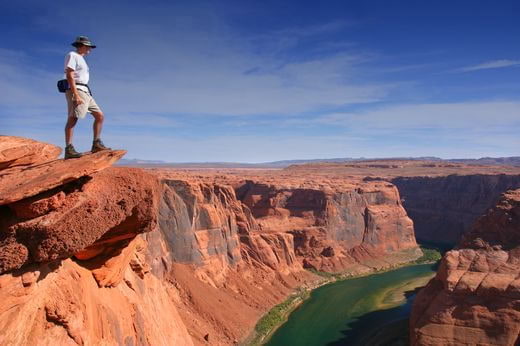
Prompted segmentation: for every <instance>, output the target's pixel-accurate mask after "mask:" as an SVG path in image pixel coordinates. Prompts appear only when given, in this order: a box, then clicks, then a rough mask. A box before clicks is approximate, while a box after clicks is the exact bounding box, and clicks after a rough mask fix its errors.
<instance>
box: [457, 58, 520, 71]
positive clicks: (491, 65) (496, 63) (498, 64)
mask: <svg viewBox="0 0 520 346" xmlns="http://www.w3.org/2000/svg"><path fill="white" fill-rule="evenodd" d="M518 65H520V60H508V59H502V60H493V61H487V62H485V63H482V64H478V65H472V66H467V67H463V68H460V69H458V70H456V71H458V72H471V71H478V70H488V69H495V68H504V67H511V66H518Z"/></svg>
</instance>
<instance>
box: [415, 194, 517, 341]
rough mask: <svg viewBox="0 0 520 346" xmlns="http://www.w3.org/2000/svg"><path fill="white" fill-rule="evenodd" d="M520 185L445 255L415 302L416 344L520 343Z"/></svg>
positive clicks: (505, 195) (504, 196)
mask: <svg viewBox="0 0 520 346" xmlns="http://www.w3.org/2000/svg"><path fill="white" fill-rule="evenodd" d="M519 273H520V189H519V190H514V191H510V192H507V193H505V194H504V195H503V196H502V198H501V200H500V201H499V203H498V204H497V205H496V206H495V207H494V208H493V209H492V210H490V211H489V212H488V213H487V214H486V215H485V216H483V217H481V218H480V219H479V220H478V221H477V222H476V223H475V225H474V226H473V228H472V230H471V232H470V233H468V234H467V235H465V237H464V238H463V240H462V241H461V243H460V244H459V247H458V248H457V249H456V250H452V251H449V252H448V253H446V255H445V256H444V258H443V259H442V262H441V265H440V268H439V271H438V273H437V275H436V277H435V278H434V279H432V280H431V281H430V282H429V283H428V285H427V286H426V287H425V288H424V289H422V290H421V291H420V292H419V294H418V295H417V298H416V299H415V301H414V305H413V310H412V315H411V318H410V332H411V340H412V344H413V345H518V343H519V342H520V337H519V335H520V276H519Z"/></svg>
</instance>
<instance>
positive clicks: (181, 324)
mask: <svg viewBox="0 0 520 346" xmlns="http://www.w3.org/2000/svg"><path fill="white" fill-rule="evenodd" d="M31 148H33V149H34V150H32V149H31ZM59 153H60V149H59V148H57V147H55V146H52V145H49V144H45V143H39V142H34V141H31V140H27V139H22V138H16V137H5V136H0V294H1V295H2V302H0V328H1V329H2V330H3V331H4V332H2V333H1V334H0V343H1V344H14V345H21V344H33V343H39V344H71V345H77V344H79V345H98V344H110V345H111V344H126V345H145V344H153V345H170V344H172V343H173V344H176V345H191V344H212V345H229V344H234V343H237V342H239V341H241V340H243V339H244V338H245V337H246V336H247V335H248V334H249V333H250V332H251V331H252V330H253V328H254V325H255V324H256V322H257V321H258V319H259V318H260V317H261V316H262V314H264V313H265V312H266V311H267V310H269V309H270V308H271V307H273V306H274V305H276V304H278V303H280V302H282V301H283V300H284V299H286V298H287V296H288V295H289V294H291V292H293V291H294V289H295V288H297V287H305V286H313V285H315V284H316V283H317V282H319V281H321V280H323V278H321V277H319V276H317V275H315V274H313V273H311V272H310V271H308V270H305V268H312V269H316V270H322V271H329V272H344V271H348V272H351V273H362V272H370V271H373V270H377V269H381V268H388V267H391V266H394V265H396V264H400V263H404V262H407V261H410V260H412V259H415V258H417V257H418V256H420V254H421V252H420V250H419V249H418V247H417V244H416V242H415V238H414V234H413V223H412V221H411V220H410V219H409V218H408V216H407V214H406V212H405V210H404V209H403V207H402V205H401V202H400V197H399V193H398V191H397V189H396V188H395V186H394V185H392V184H390V183H388V182H384V181H372V182H363V181H360V180H355V181H354V180H353V181H351V182H350V181H348V182H347V181H343V180H341V181H330V180H328V179H322V180H313V181H312V183H311V184H308V183H300V182H298V181H297V179H294V178H291V177H282V178H276V179H275V180H276V181H275V182H274V183H266V182H265V181H263V180H262V179H258V180H249V181H244V180H242V179H236V177H234V178H229V177H212V178H208V177H203V176H199V175H197V174H188V173H181V174H177V173H175V174H169V173H163V172H152V171H144V170H141V169H134V168H113V167H110V165H111V164H112V163H113V162H115V161H116V160H118V159H119V158H120V157H122V156H123V155H124V154H125V152H124V151H103V152H99V153H95V154H88V155H85V156H83V157H82V158H79V159H74V160H59V159H57V156H58V155H59Z"/></svg>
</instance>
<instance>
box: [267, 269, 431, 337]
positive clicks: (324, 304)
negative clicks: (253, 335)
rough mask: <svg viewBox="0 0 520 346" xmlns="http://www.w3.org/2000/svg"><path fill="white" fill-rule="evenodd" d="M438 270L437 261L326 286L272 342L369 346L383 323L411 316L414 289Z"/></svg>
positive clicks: (279, 331) (403, 323)
mask: <svg viewBox="0 0 520 346" xmlns="http://www.w3.org/2000/svg"><path fill="white" fill-rule="evenodd" d="M433 273H435V269H434V265H433V264H421V265H414V266H408V267H403V268H400V269H396V270H393V271H389V272H385V273H381V274H373V275H370V276H366V277H361V278H356V279H348V280H343V281H340V282H336V283H332V284H328V285H325V286H322V287H320V288H318V289H316V290H314V291H313V292H312V294H311V297H310V298H309V299H308V300H306V301H305V302H304V303H303V304H302V305H301V306H300V307H298V308H297V309H296V310H295V311H294V312H293V313H291V315H290V316H289V320H288V321H287V322H286V323H285V324H284V325H282V326H281V327H280V328H279V329H278V330H277V331H276V332H275V333H274V334H273V336H272V337H271V339H270V340H269V341H268V342H267V345H270V346H275V345H276V346H282V345H283V346H289V345H298V346H299V345H309V346H318V345H366V344H367V341H366V339H367V338H369V337H371V336H373V335H375V334H376V333H377V332H379V331H380V330H381V327H383V326H388V325H389V324H391V323H395V322H396V321H403V320H405V319H407V318H408V316H409V313H410V309H411V303H412V300H413V298H414V297H415V294H413V293H412V294H411V291H413V288H414V287H415V286H417V285H418V283H421V282H422V284H420V286H422V285H424V284H425V282H426V281H427V279H428V278H429V277H431V276H432V274H433ZM405 292H407V294H406V296H405ZM405 323H406V322H401V326H403V325H406V324H405ZM392 328H393V327H391V328H387V329H392ZM405 328H406V327H405Z"/></svg>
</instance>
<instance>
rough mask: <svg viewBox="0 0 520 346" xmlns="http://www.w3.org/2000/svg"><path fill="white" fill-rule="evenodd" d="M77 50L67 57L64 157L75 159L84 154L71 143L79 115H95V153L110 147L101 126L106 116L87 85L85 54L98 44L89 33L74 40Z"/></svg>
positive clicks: (93, 144)
mask: <svg viewBox="0 0 520 346" xmlns="http://www.w3.org/2000/svg"><path fill="white" fill-rule="evenodd" d="M72 46H74V47H75V48H76V51H75V52H74V51H71V52H69V53H68V54H67V55H66V56H65V78H66V79H67V82H68V90H67V91H66V92H65V98H66V99H67V113H68V118H67V124H66V125H65V144H66V146H65V159H66V160H67V159H74V158H78V157H81V156H82V154H81V153H78V152H77V151H76V150H75V149H74V146H73V145H72V136H73V134H74V126H75V125H76V122H77V121H78V118H82V119H83V118H84V117H85V115H86V114H87V112H90V113H91V114H92V116H93V117H94V125H93V132H94V141H93V142H92V152H93V153H95V152H98V151H101V150H110V148H107V147H105V146H104V145H103V142H102V141H101V138H100V135H101V129H102V128H103V120H104V115H103V112H102V111H101V109H100V108H99V106H98V105H97V103H96V101H95V100H94V98H93V97H92V93H91V91H90V88H89V86H88V81H89V77H90V75H89V69H88V65H87V62H86V61H85V58H84V57H85V56H86V55H88V54H89V53H90V51H91V50H92V49H94V48H96V46H95V45H93V44H92V42H91V41H90V40H89V38H88V37H86V36H79V37H78V38H76V41H74V42H73V43H72Z"/></svg>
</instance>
